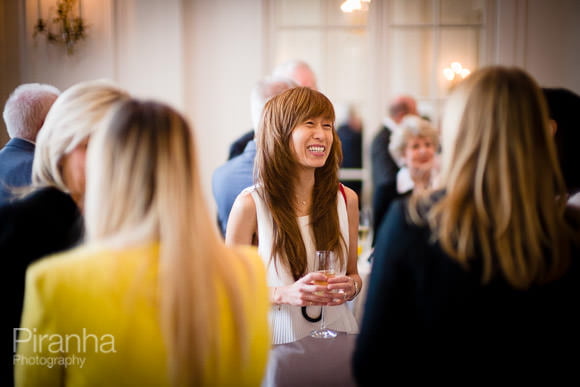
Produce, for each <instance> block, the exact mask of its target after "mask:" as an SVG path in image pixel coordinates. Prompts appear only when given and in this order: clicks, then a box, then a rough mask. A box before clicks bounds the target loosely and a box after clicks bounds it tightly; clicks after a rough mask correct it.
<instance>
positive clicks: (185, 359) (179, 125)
mask: <svg viewBox="0 0 580 387" xmlns="http://www.w3.org/2000/svg"><path fill="white" fill-rule="evenodd" d="M87 161H88V164H87V194H86V226H87V234H88V239H89V241H95V240H99V241H101V243H110V244H115V245H117V246H127V245H131V244H138V243H145V242H155V241H157V242H159V243H160V246H161V247H160V257H159V265H160V286H159V291H160V302H161V306H160V311H161V316H160V318H161V326H162V329H163V333H164V338H165V341H166V343H167V348H168V355H169V358H168V367H169V372H170V377H171V379H172V381H173V382H174V383H175V384H179V385H202V384H203V385H205V384H208V383H210V382H211V381H212V377H214V378H215V370H216V369H219V364H220V363H219V362H220V356H219V344H220V337H219V334H220V331H219V329H218V328H217V327H218V326H219V321H220V318H221V316H220V310H219V305H218V298H217V286H218V285H217V284H216V282H217V283H220V284H221V283H223V284H225V288H226V289H225V290H226V296H227V298H228V300H229V301H228V302H229V303H230V305H231V307H232V309H233V312H232V313H233V317H234V325H235V326H236V327H237V333H236V334H237V336H236V337H235V340H236V344H237V346H238V347H237V350H238V353H239V354H240V356H239V357H238V358H239V359H241V361H243V360H244V359H245V356H244V355H246V354H247V351H248V348H249V344H250V343H249V337H247V335H246V334H245V332H247V326H248V322H247V317H246V315H245V314H244V313H243V312H244V308H248V307H249V306H248V305H244V304H243V300H242V298H241V296H240V295H239V293H238V291H237V289H239V286H241V284H240V282H241V281H242V280H241V279H239V278H236V277H235V276H234V274H235V272H236V271H235V270H232V266H231V265H232V261H236V262H241V261H243V262H245V260H241V259H240V257H239V256H237V255H236V253H234V251H233V250H230V249H228V248H226V246H225V245H224V243H223V241H222V239H221V236H220V235H219V234H218V231H217V228H216V227H215V225H214V220H213V219H212V218H211V217H210V215H209V213H208V211H207V208H206V203H205V200H204V197H203V192H202V185H201V180H200V177H199V175H198V173H199V172H198V169H199V167H198V162H197V155H196V149H195V145H194V138H193V132H192V131H191V129H190V127H189V125H188V124H187V122H186V121H185V119H184V118H183V116H181V115H180V114H179V113H178V112H176V111H175V110H173V109H172V108H170V107H169V106H166V105H164V104H161V103H157V102H151V101H149V102H147V101H137V100H129V101H125V102H122V103H120V104H119V106H118V107H117V108H116V109H115V110H114V111H113V112H112V113H111V115H110V117H109V119H108V120H107V121H106V123H105V128H104V130H102V131H101V132H100V133H98V134H97V135H96V136H95V139H94V140H93V141H92V143H91V145H90V146H89V153H88V157H87ZM212 225H214V227H212ZM244 280H245V281H248V280H249V279H248V278H244Z"/></svg>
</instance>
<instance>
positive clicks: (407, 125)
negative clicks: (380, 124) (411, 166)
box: [389, 115, 439, 165]
mask: <svg viewBox="0 0 580 387" xmlns="http://www.w3.org/2000/svg"><path fill="white" fill-rule="evenodd" d="M412 137H423V138H427V139H429V140H431V143H432V144H433V148H435V149H437V148H438V147H439V132H437V130H436V129H435V128H434V127H433V126H431V123H430V122H429V121H427V120H425V119H423V118H421V117H419V116H416V115H407V116H405V117H404V118H403V120H402V121H401V123H400V124H399V125H397V127H396V128H394V130H393V131H392V135H391V142H390V144H389V152H391V155H392V156H393V159H394V160H396V161H397V164H399V165H402V163H403V155H404V153H405V147H406V146H407V142H408V141H409V139H410V138H412Z"/></svg>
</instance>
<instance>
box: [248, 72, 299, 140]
mask: <svg viewBox="0 0 580 387" xmlns="http://www.w3.org/2000/svg"><path fill="white" fill-rule="evenodd" d="M296 86H298V84H297V83H296V82H294V81H293V80H292V79H290V78H287V77H266V78H263V79H261V80H259V81H258V82H257V83H256V85H255V86H254V88H253V89H252V92H251V96H250V105H251V112H252V125H253V128H254V131H255V132H256V133H257V131H258V129H259V128H258V126H259V125H260V119H261V118H262V111H263V110H264V106H265V105H266V102H268V100H269V99H270V98H272V97H274V96H276V95H278V94H280V93H281V92H283V91H286V90H288V89H291V88H293V87H296Z"/></svg>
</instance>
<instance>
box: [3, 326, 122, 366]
mask: <svg viewBox="0 0 580 387" xmlns="http://www.w3.org/2000/svg"><path fill="white" fill-rule="evenodd" d="M12 343H13V351H14V353H16V349H17V347H18V345H27V346H28V349H27V350H26V351H25V352H26V354H15V355H14V361H13V363H14V365H26V366H42V367H48V368H52V367H54V366H60V367H65V368H66V367H71V366H76V367H79V368H83V367H84V365H85V362H86V360H87V359H86V356H84V355H86V354H88V353H104V354H109V353H116V352H117V350H116V348H115V337H114V336H113V335H110V334H104V335H101V336H97V335H95V334H93V333H87V330H86V329H85V328H83V329H82V332H81V333H80V334H76V333H73V334H64V335H63V334H57V333H53V334H41V333H38V332H37V331H36V328H32V329H29V328H14V329H13V333H12ZM22 352H24V351H22Z"/></svg>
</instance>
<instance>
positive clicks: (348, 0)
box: [340, 0, 371, 13]
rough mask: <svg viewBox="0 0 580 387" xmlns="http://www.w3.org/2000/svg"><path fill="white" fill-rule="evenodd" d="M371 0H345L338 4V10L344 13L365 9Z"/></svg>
mask: <svg viewBox="0 0 580 387" xmlns="http://www.w3.org/2000/svg"><path fill="white" fill-rule="evenodd" d="M370 2H371V0H345V1H344V2H343V3H342V4H341V5H340V10H341V11H342V12H344V13H351V12H352V11H367V10H368V9H369V3H370Z"/></svg>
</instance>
